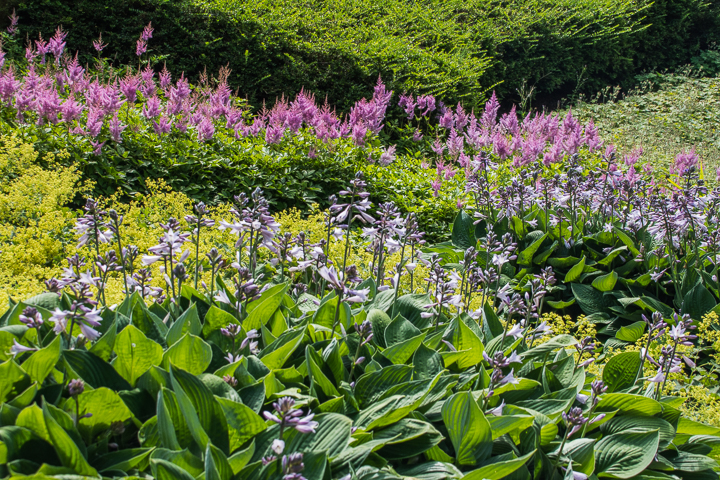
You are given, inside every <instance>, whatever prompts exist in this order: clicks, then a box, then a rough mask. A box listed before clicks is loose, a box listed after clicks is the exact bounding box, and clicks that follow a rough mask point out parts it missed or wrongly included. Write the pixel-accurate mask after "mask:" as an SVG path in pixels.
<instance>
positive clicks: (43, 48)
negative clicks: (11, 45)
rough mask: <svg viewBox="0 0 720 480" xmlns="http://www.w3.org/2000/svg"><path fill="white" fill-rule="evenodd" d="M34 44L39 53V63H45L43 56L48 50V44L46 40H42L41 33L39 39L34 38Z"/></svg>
mask: <svg viewBox="0 0 720 480" xmlns="http://www.w3.org/2000/svg"><path fill="white" fill-rule="evenodd" d="M35 46H36V47H37V53H38V55H40V64H41V65H44V64H45V56H46V55H47V54H48V52H49V51H50V47H49V45H48V42H46V41H44V40H43V38H42V35H40V39H39V40H35Z"/></svg>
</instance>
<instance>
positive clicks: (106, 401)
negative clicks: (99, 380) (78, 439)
mask: <svg viewBox="0 0 720 480" xmlns="http://www.w3.org/2000/svg"><path fill="white" fill-rule="evenodd" d="M77 398H78V400H79V402H80V416H83V415H85V414H88V413H90V414H92V415H91V416H89V417H86V418H81V419H80V422H79V424H78V429H79V430H80V433H82V434H83V435H86V438H95V435H97V434H98V433H100V432H104V431H106V430H108V429H109V428H110V425H111V424H112V423H113V422H124V421H126V420H128V419H130V418H132V416H133V414H132V412H131V411H130V409H129V408H128V407H127V405H125V402H123V401H122V398H120V396H119V395H118V394H117V393H115V392H113V391H112V390H110V389H108V388H105V387H100V388H96V389H94V390H85V391H84V392H83V393H82V394H81V395H80V396H78V397H77ZM74 409H75V400H74V399H68V401H67V402H66V403H65V410H66V411H68V412H69V413H73V412H74Z"/></svg>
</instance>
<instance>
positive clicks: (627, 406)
mask: <svg viewBox="0 0 720 480" xmlns="http://www.w3.org/2000/svg"><path fill="white" fill-rule="evenodd" d="M596 409H597V410H598V411H600V412H611V411H613V410H619V411H620V412H621V413H625V414H632V415H640V416H643V417H652V416H655V415H657V414H658V413H660V412H661V411H662V405H660V403H659V402H657V401H656V400H653V399H652V398H648V397H643V396H642V395H631V394H629V393H606V394H605V395H603V396H602V397H601V398H600V401H599V402H598V404H597V407H596Z"/></svg>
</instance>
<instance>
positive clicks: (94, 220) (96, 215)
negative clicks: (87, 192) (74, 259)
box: [74, 198, 113, 248]
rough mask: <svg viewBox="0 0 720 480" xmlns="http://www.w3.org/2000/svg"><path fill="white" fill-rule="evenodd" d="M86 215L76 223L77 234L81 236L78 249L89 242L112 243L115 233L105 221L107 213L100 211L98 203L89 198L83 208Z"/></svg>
mask: <svg viewBox="0 0 720 480" xmlns="http://www.w3.org/2000/svg"><path fill="white" fill-rule="evenodd" d="M83 209H84V210H85V212H86V213H85V215H83V216H82V217H79V218H78V219H77V220H76V221H75V227H74V229H75V234H76V235H80V239H79V240H78V248H79V247H82V246H84V245H86V244H87V243H88V242H89V241H91V240H92V241H94V242H95V243H96V244H97V243H110V241H111V240H112V237H113V233H112V231H111V230H110V228H109V224H108V223H107V222H105V221H104V219H105V215H106V212H105V211H103V210H100V208H99V205H98V202H97V201H95V200H93V199H92V198H88V199H87V201H86V202H85V206H84V207H83Z"/></svg>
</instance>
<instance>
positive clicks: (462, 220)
mask: <svg viewBox="0 0 720 480" xmlns="http://www.w3.org/2000/svg"><path fill="white" fill-rule="evenodd" d="M474 223H475V220H474V218H473V217H472V216H470V215H468V214H467V213H465V212H464V211H463V210H460V211H459V212H458V214H457V216H455V221H454V222H453V226H452V244H453V245H454V246H456V247H458V248H462V249H463V250H467V249H468V248H470V247H474V246H475V224H474Z"/></svg>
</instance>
